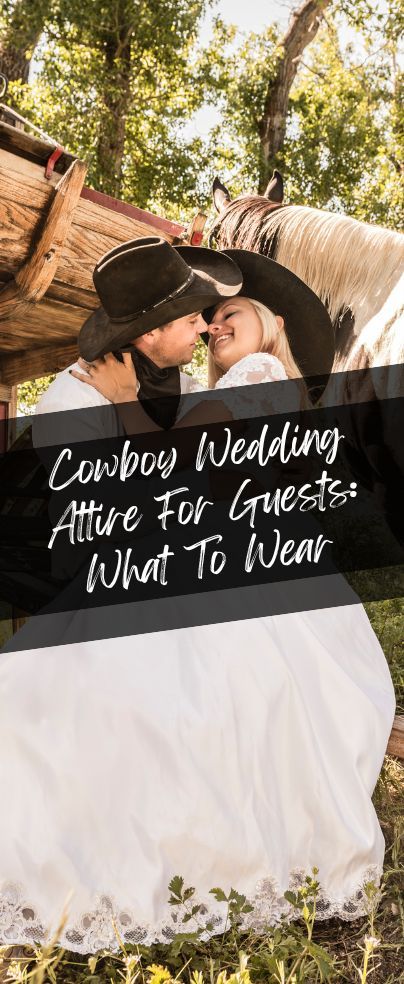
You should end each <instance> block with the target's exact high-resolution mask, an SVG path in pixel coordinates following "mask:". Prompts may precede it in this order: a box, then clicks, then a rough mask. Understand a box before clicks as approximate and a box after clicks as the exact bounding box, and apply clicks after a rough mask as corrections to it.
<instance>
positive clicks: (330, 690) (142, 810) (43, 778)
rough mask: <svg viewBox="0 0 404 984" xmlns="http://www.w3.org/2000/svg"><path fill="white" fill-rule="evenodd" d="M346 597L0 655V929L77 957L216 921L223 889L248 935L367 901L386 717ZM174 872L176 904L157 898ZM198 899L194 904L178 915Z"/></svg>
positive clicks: (384, 695)
mask: <svg viewBox="0 0 404 984" xmlns="http://www.w3.org/2000/svg"><path fill="white" fill-rule="evenodd" d="M394 706H395V702H394V692H393V687H392V682H391V678H390V673H389V669H388V666H387V663H386V660H385V657H384V654H383V652H382V649H381V647H380V645H379V643H378V641H377V639H376V636H375V635H374V633H373V631H372V629H371V626H370V624H369V621H368V619H367V616H366V614H365V612H364V609H363V607H362V606H361V605H360V604H348V605H344V606H340V607H335V608H325V609H317V610H312V611H305V612H295V613H291V614H283V615H272V616H265V617H257V618H247V619H245V620H234V621H227V622H224V623H220V624H211V625H202V626H200V625H199V626H196V627H187V628H178V629H172V630H165V631H160V632H151V633H147V634H144V635H137V636H127V637H123V638H112V639H105V640H103V641H101V642H100V641H96V642H82V643H77V644H69V645H63V644H62V645H59V646H55V647H48V648H44V649H37V650H33V649H22V650H20V651H18V652H7V653H4V654H3V655H2V656H0V790H1V799H2V808H1V811H0V943H1V944H8V943H27V942H29V941H32V940H35V941H39V942H42V941H44V940H45V939H47V938H48V937H49V936H51V935H52V934H53V933H54V932H55V930H56V928H57V927H58V924H59V922H60V919H61V917H62V915H63V913H64V912H65V922H64V926H63V928H62V930H61V931H60V933H59V939H60V942H61V943H63V945H65V946H66V947H67V948H68V949H70V950H75V951H78V952H82V953H90V952H95V951H97V950H98V949H100V948H101V947H110V948H116V947H117V946H118V942H117V935H116V930H117V931H118V934H119V936H120V937H121V938H122V939H123V940H124V941H125V942H127V943H135V942H141V943H145V944H147V943H151V942H154V941H163V942H168V941H169V940H170V939H172V937H173V936H174V935H175V934H176V933H178V932H181V931H184V932H192V931H193V930H196V929H197V928H198V927H200V926H204V927H205V931H204V933H203V938H207V937H208V936H209V935H211V934H214V933H217V932H220V931H222V930H223V928H224V926H225V924H226V915H227V907H226V904H225V903H223V902H220V901H218V900H217V899H216V898H215V897H214V896H213V895H212V894H210V890H211V889H212V888H215V887H220V888H222V889H223V890H224V892H226V893H228V892H229V890H230V888H231V887H233V888H234V889H236V890H237V891H238V892H240V893H243V894H245V896H246V897H247V899H248V901H249V903H250V904H251V907H252V908H251V911H250V912H248V913H246V914H245V915H244V916H243V925H244V926H245V927H249V926H250V927H253V928H255V929H257V930H260V929H262V928H263V927H264V926H268V925H274V924H276V923H277V922H279V921H280V920H281V919H282V918H286V919H290V918H294V917H295V915H296V911H295V910H294V909H293V908H292V907H291V905H290V903H289V902H287V901H286V899H285V897H284V892H285V891H286V890H287V889H290V888H295V887H296V886H297V885H299V884H300V883H301V881H302V878H304V876H305V875H308V874H310V873H311V871H312V868H313V866H315V867H316V868H318V875H317V878H318V880H319V882H320V885H321V891H320V898H319V902H318V910H317V912H318V917H319V918H329V917H331V916H338V917H340V918H342V919H354V918H356V917H358V916H360V915H363V913H364V912H365V911H366V908H367V905H368V901H367V892H366V884H367V883H368V882H370V881H373V882H374V883H375V884H378V882H379V880H380V876H381V871H382V865H383V857H384V839H383V835H382V832H381V829H380V825H379V822H378V819H377V816H376V813H375V810H374V807H373V805H372V800H371V796H372V792H373V790H374V787H375V784H376V781H377V778H378V775H379V772H380V768H381V765H382V761H383V756H384V754H385V749H386V745H387V741H388V738H389V734H390V730H391V726H392V721H393V716H394ZM175 875H180V876H182V877H183V879H184V885H185V886H186V887H188V886H193V887H195V896H194V897H193V899H192V902H191V903H185V904H184V905H180V906H170V905H169V904H168V897H169V894H170V893H169V890H168V885H169V882H170V881H171V879H172V878H173V876H175ZM196 903H200V904H202V906H203V908H202V909H201V910H199V912H198V913H197V915H196V921H195V919H191V920H189V921H188V920H185V922H184V916H186V914H187V912H188V911H189V909H190V905H193V904H196Z"/></svg>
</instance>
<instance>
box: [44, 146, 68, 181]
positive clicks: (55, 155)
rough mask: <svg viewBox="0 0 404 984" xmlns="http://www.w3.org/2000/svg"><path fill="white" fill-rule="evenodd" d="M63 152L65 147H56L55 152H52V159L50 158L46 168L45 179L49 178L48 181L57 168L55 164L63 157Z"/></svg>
mask: <svg viewBox="0 0 404 984" xmlns="http://www.w3.org/2000/svg"><path fill="white" fill-rule="evenodd" d="M63 152H64V151H63V147H59V146H58V147H55V149H54V151H52V153H51V155H50V157H48V160H47V162H46V168H45V178H47V179H48V181H49V180H50V178H51V177H52V174H53V169H54V167H55V164H56V162H57V161H58V160H59V157H61V156H62V154H63Z"/></svg>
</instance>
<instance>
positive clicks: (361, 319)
mask: <svg viewBox="0 0 404 984" xmlns="http://www.w3.org/2000/svg"><path fill="white" fill-rule="evenodd" d="M216 226H218V227H219V232H218V233H217V239H218V243H219V246H220V248H222V249H224V248H226V247H227V248H229V247H230V246H233V247H238V248H241V249H251V250H255V251H257V252H261V253H264V254H266V255H268V253H270V252H271V248H272V256H273V257H274V258H276V260H277V261H278V262H279V263H282V264H283V265H284V266H286V267H288V268H289V270H292V271H293V273H295V274H296V275H297V276H298V277H300V278H301V280H304V281H305V283H306V284H308V285H309V287H311V288H312V290H314V291H315V293H316V294H318V296H319V297H320V298H321V300H322V301H323V302H324V303H326V304H327V307H328V310H329V312H330V316H331V319H332V321H335V319H336V318H337V317H338V315H339V314H340V313H341V311H344V310H346V309H347V308H348V307H349V308H350V309H351V311H352V313H353V315H354V318H355V326H356V331H357V330H361V328H362V327H363V326H364V325H365V324H366V323H367V322H368V321H369V318H371V317H372V316H373V315H374V314H375V313H376V312H377V311H378V310H380V308H381V307H382V305H383V304H384V302H385V300H386V298H387V297H388V295H389V294H390V292H391V291H392V289H393V287H394V285H395V283H396V281H397V279H398V277H399V276H400V273H401V269H402V267H401V264H402V262H404V236H402V235H401V234H400V233H397V232H392V231H391V230H389V229H384V228H382V227H380V226H374V225H367V224H366V223H364V222H359V221H358V220H357V219H352V218H350V217H349V216H346V215H340V214H339V213H337V212H324V211H322V210H320V209H317V208H310V207H308V206H306V205H292V206H287V207H283V208H275V209H274V208H273V206H271V204H270V203H269V202H267V201H265V199H263V198H261V197H257V196H250V197H246V196H243V197H240V198H236V199H235V200H234V201H233V202H231V203H230V204H229V205H228V207H227V208H226V210H225V212H224V213H221V215H220V216H219V217H218V219H217V221H216V223H215V226H214V227H213V229H215V227H216Z"/></svg>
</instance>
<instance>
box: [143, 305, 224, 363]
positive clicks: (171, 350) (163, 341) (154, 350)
mask: <svg viewBox="0 0 404 984" xmlns="http://www.w3.org/2000/svg"><path fill="white" fill-rule="evenodd" d="M204 331H207V325H206V322H205V321H204V320H203V318H202V315H201V314H200V312H198V311H197V312H194V314H186V315H185V317H183V318H177V319H176V320H175V321H171V322H170V324H168V325H163V326H162V327H161V328H155V329H154V330H153V331H151V332H148V333H147V335H142V336H141V337H140V338H138V339H137V342H136V348H138V349H140V351H141V352H144V354H145V355H147V356H148V357H149V359H151V360H152V362H154V363H155V365H156V366H160V368H161V369H163V368H165V367H166V366H181V365H186V364H187V362H191V359H192V356H193V352H194V348H195V345H196V343H197V341H198V338H199V335H201V334H202V332H204Z"/></svg>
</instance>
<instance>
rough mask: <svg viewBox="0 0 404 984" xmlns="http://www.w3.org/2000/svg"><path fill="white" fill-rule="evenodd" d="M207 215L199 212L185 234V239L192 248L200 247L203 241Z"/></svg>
mask: <svg viewBox="0 0 404 984" xmlns="http://www.w3.org/2000/svg"><path fill="white" fill-rule="evenodd" d="M206 220H207V215H205V214H204V213H203V212H198V213H197V215H195V216H194V218H193V219H192V221H191V222H190V224H189V226H188V228H187V231H186V233H185V236H184V239H185V241H186V242H188V243H190V244H191V246H200V245H201V243H202V239H203V230H204V228H205V225H206Z"/></svg>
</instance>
